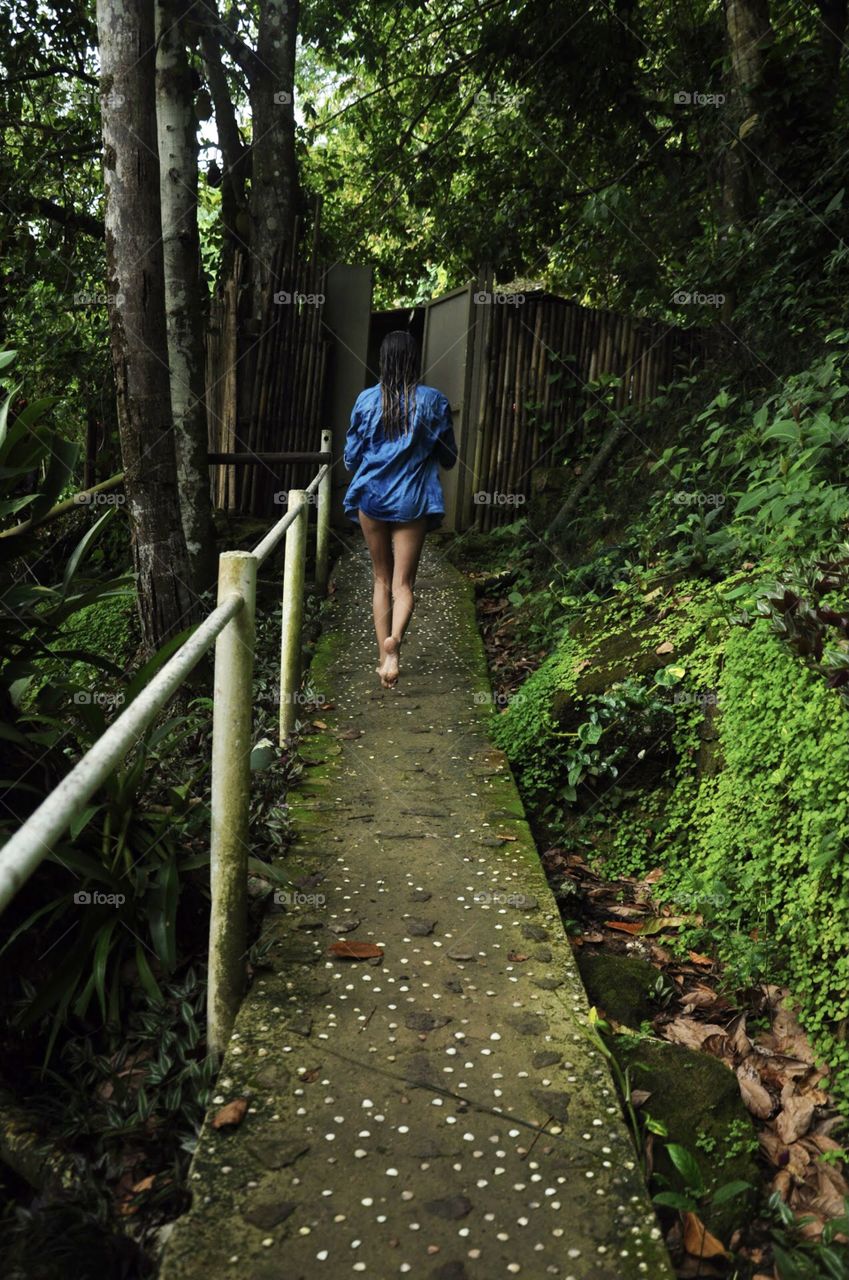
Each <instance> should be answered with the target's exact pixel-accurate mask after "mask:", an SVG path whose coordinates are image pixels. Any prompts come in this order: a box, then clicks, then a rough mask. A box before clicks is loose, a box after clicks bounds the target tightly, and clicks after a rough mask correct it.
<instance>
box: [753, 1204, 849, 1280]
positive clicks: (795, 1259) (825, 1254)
mask: <svg viewBox="0 0 849 1280" xmlns="http://www.w3.org/2000/svg"><path fill="white" fill-rule="evenodd" d="M768 1209H769V1214H770V1218H771V1220H772V1226H771V1231H770V1236H771V1243H772V1252H773V1256H774V1258H775V1262H776V1265H777V1267H778V1270H779V1274H780V1276H781V1280H843V1277H844V1276H845V1275H846V1269H847V1265H849V1249H847V1246H846V1244H845V1243H843V1242H840V1241H839V1240H838V1239H837V1237H839V1236H840V1235H843V1236H844V1237H845V1236H846V1235H847V1234H849V1200H844V1212H843V1214H842V1215H841V1216H840V1217H838V1218H831V1219H830V1220H829V1221H828V1222H826V1224H825V1226H824V1227H823V1230H822V1235H821V1236H820V1237H819V1238H817V1237H816V1236H814V1237H813V1238H811V1236H809V1235H806V1234H805V1229H806V1227H808V1226H809V1225H811V1224H812V1223H813V1222H814V1221H815V1219H813V1218H812V1217H811V1216H810V1215H803V1216H802V1217H801V1218H797V1217H796V1215H795V1214H794V1212H793V1210H792V1209H791V1208H790V1206H789V1205H788V1204H785V1203H784V1201H783V1200H782V1198H781V1195H780V1193H779V1192H777V1191H776V1192H774V1193H773V1194H772V1195H771V1196H770V1198H769V1204H768Z"/></svg>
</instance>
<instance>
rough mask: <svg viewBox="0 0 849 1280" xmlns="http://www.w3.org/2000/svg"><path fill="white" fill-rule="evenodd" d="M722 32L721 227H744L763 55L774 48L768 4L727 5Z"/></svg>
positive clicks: (743, 1) (757, 136)
mask: <svg viewBox="0 0 849 1280" xmlns="http://www.w3.org/2000/svg"><path fill="white" fill-rule="evenodd" d="M725 29H726V35H727V39H728V54H729V59H730V63H731V83H730V88H731V102H730V108H731V110H730V113H729V114H730V120H731V125H730V128H731V132H732V134H733V136H732V137H729V138H728V140H727V142H728V145H727V149H726V152H725V163H724V165H723V191H722V196H723V213H724V217H723V221H724V222H725V224H726V225H731V226H733V225H739V224H741V223H743V222H745V221H746V220H747V219H748V218H749V217H750V216H751V214H752V212H753V211H754V207H755V202H756V198H757V188H758V185H759V181H760V175H759V174H758V173H757V167H758V157H759V155H760V153H761V151H762V149H763V141H764V135H765V130H766V122H765V121H764V118H763V109H762V103H761V94H760V89H761V87H762V85H763V78H764V63H765V53H766V49H767V48H768V46H769V45H770V44H771V43H772V39H773V33H772V27H771V26H770V20H769V2H768V0H725Z"/></svg>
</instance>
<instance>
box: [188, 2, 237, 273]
mask: <svg viewBox="0 0 849 1280" xmlns="http://www.w3.org/2000/svg"><path fill="white" fill-rule="evenodd" d="M190 16H191V18H192V20H193V21H195V22H197V23H198V33H199V41H200V51H201V56H202V58H203V66H204V72H205V75H206V83H207V85H208V86H209V94H210V97H211V99H212V105H213V109H214V111H215V127H216V130H217V132H218V142H219V145H220V147H221V159H222V170H223V172H222V178H221V225H222V228H223V231H224V246H223V249H222V254H221V263H220V270H219V278H220V279H221V280H229V278H230V276H231V274H232V270H233V256H234V252H235V250H236V248H237V247H242V248H246V247H247V237H248V236H249V234H250V222H249V219H248V212H247V196H246V194H245V178H246V169H247V168H248V167H249V165H248V162H249V159H250V152H249V150H248V149H247V148H246V147H245V146H244V144H243V142H242V136H241V133H240V132H239V124H238V120H237V119H236V110H235V107H234V106H233V99H232V97H231V94H230V86H229V84H228V81H227V72H226V71H225V69H224V64H223V62H222V60H221V37H220V30H221V23H220V19H219V17H218V11H217V8H216V4H215V0H206V3H205V4H204V7H203V12H202V14H200V15H198V14H196V13H194V12H193V13H192V14H191V15H190ZM250 65H251V66H252V63H251V64H250Z"/></svg>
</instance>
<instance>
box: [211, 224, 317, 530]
mask: <svg viewBox="0 0 849 1280" xmlns="http://www.w3.org/2000/svg"><path fill="white" fill-rule="evenodd" d="M297 239H298V237H297V235H296V236H294V237H293V245H294V244H296V243H297ZM248 270H249V264H248V260H247V256H246V255H245V254H243V253H237V254H236V256H235V261H234V266H233V272H232V275H231V277H230V278H229V279H228V280H227V281H226V282H225V283H224V284H223V286H222V287H220V288H219V289H218V290H217V291H216V294H215V296H214V297H213V300H212V306H211V310H210V323H209V329H208V333H207V343H206V403H207V421H208V424H209V425H208V441H209V451H210V452H211V453H243V452H249V453H278V452H296V451H299V450H303V451H307V452H309V451H311V450H315V449H316V448H317V443H316V442H317V440H318V438H319V432H320V430H321V428H322V426H323V425H324V424H323V422H322V418H321V397H322V390H323V385H324V371H325V365H326V360H327V349H328V346H329V342H328V339H327V337H326V336H325V332H324V329H323V325H322V318H323V309H324V307H323V296H322V294H321V292H320V290H321V286H322V273H321V269H320V267H319V264H318V260H317V257H316V253H315V245H313V252H312V255H311V257H310V259H309V260H308V261H299V260H298V259H297V257H296V255H295V250H294V248H291V249H288V250H287V249H286V248H284V247H283V246H281V247H280V248H279V249H278V251H277V253H276V254H275V257H274V261H273V263H272V270H271V278H270V283H269V286H268V289H267V292H266V295H265V298H264V299H263V305H262V315H261V323H260V326H259V332H258V333H256V334H253V335H251V336H250V337H248V338H245V337H243V338H242V340H241V344H240V340H239V331H240V324H239V319H240V313H239V305H240V298H241V296H242V295H243V291H244V289H245V287H246V285H247V277H248ZM311 468H312V470H311ZM314 470H315V466H314V464H313V463H311V462H290V463H280V464H278V465H274V466H271V465H269V464H267V463H252V464H249V465H236V464H227V463H219V464H216V465H215V466H214V467H213V468H212V481H211V484H212V499H213V503H214V505H215V506H216V507H220V508H222V509H223V510H225V511H239V512H242V513H246V514H251V515H255V516H270V515H279V514H280V505H279V504H280V502H281V495H283V494H285V493H287V492H288V490H289V489H297V488H302V487H303V485H304V483H305V482H306V480H307V479H309V476H310V475H311V474H312V471H314Z"/></svg>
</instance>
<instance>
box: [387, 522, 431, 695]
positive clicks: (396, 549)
mask: <svg viewBox="0 0 849 1280" xmlns="http://www.w3.org/2000/svg"><path fill="white" fill-rule="evenodd" d="M392 532H393V539H392V551H393V557H394V567H393V573H392V631H391V634H390V635H389V636H388V637H387V638H386V639H385V640H384V641H383V648H384V651H385V653H386V663H385V666H384V671H385V673H386V678H387V679H388V680H389V682H390V684H394V683H395V682H396V680H397V679H398V660H399V658H400V654H401V641H402V640H403V639H404V633H405V632H406V630H407V626H408V624H409V621H410V618H411V617H412V613H413V606H414V604H415V597H414V595H413V588H414V586H415V584H416V573H417V571H418V567H419V559H420V557H421V554H422V547H423V546H424V540H425V533H426V532H427V519H426V517H424V516H422V518H421V519H420V520H410V521H409V522H405V523H403V524H400V523H398V524H394V525H393V526H392Z"/></svg>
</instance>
